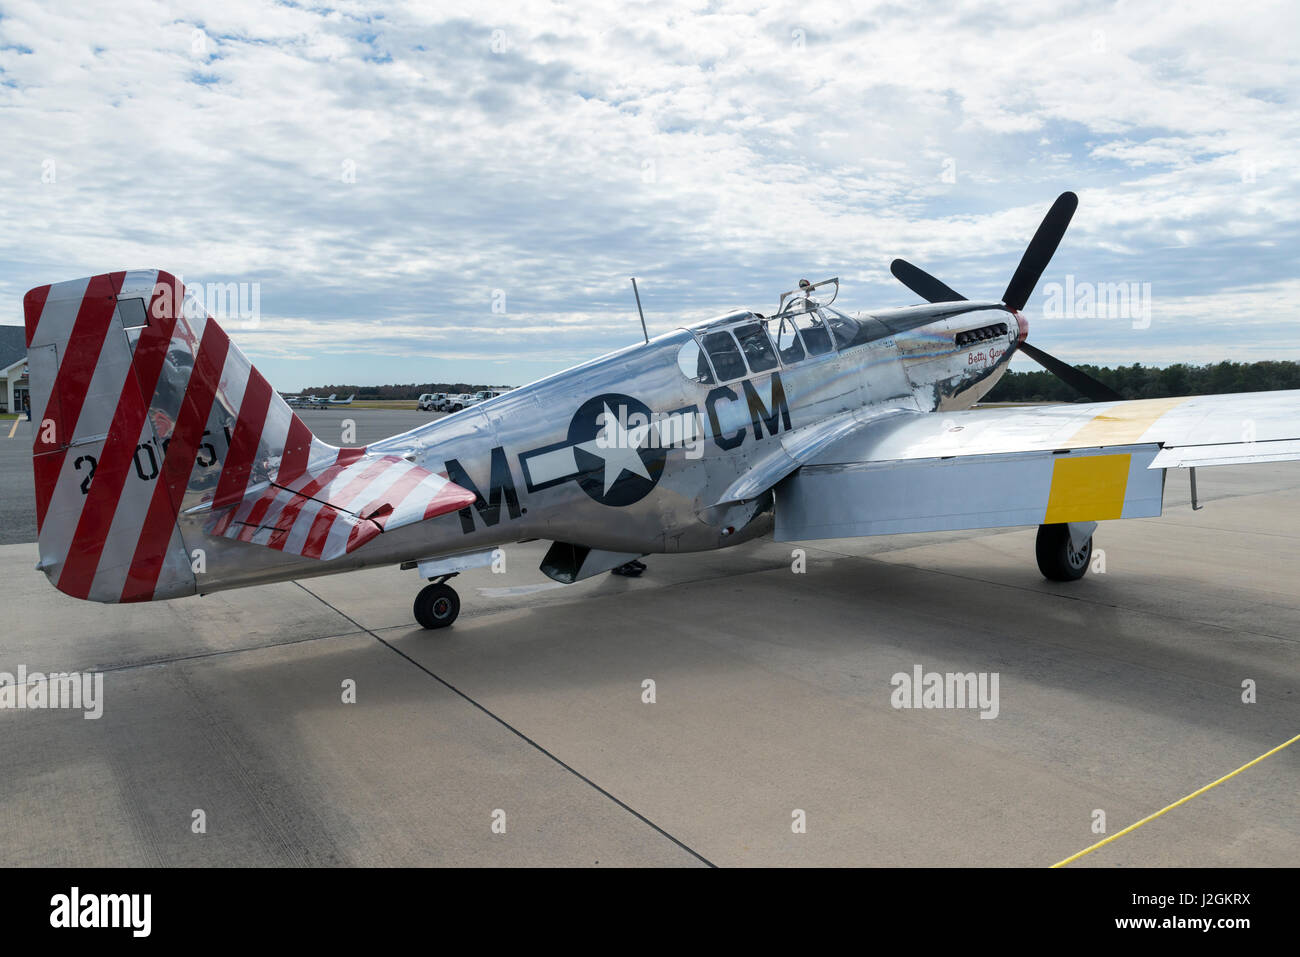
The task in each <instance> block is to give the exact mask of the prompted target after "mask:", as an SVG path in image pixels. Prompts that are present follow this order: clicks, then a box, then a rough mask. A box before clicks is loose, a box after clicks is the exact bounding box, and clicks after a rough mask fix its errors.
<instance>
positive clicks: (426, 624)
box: [414, 575, 460, 628]
mask: <svg viewBox="0 0 1300 957" xmlns="http://www.w3.org/2000/svg"><path fill="white" fill-rule="evenodd" d="M454 577H455V575H443V576H441V577H439V578H436V579H434V580H433V582H432V583H431V584H429V585H425V586H424V587H423V588H421V589H420V593H419V594H418V595H416V596H415V609H414V610H415V620H416V621H418V622H419V623H420V627H422V628H446V627H447V626H448V625H450V624H451V623H452V622H453V621H455V620H456V616H457V615H459V614H460V596H459V595H457V594H456V590H455V589H454V588H452V587H451V586H450V585H448V584H447V579H448V578H454Z"/></svg>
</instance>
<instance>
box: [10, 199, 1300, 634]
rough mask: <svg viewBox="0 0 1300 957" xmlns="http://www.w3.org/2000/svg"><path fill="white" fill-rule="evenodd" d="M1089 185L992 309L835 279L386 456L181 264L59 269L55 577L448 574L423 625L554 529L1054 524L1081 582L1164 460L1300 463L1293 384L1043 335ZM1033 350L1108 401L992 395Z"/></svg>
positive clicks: (52, 392)
mask: <svg viewBox="0 0 1300 957" xmlns="http://www.w3.org/2000/svg"><path fill="white" fill-rule="evenodd" d="M1077 203H1078V200H1077V198H1076V197H1075V195H1074V194H1073V193H1064V194H1062V195H1061V196H1060V197H1059V198H1058V199H1057V200H1056V202H1055V204H1054V205H1053V206H1052V208H1051V210H1050V211H1049V212H1048V213H1047V216H1046V217H1045V218H1044V220H1043V222H1042V224H1041V225H1040V226H1039V228H1038V231H1037V233H1036V234H1035V235H1034V237H1033V239H1032V241H1031V242H1030V244H1029V246H1028V248H1027V249H1026V250H1025V253H1024V256H1023V258H1022V259H1021V261H1020V265H1019V266H1018V268H1017V269H1016V271H1015V273H1014V274H1013V275H1012V277H1011V281H1010V282H1009V283H1008V285H1007V288H1006V290H1005V291H1004V292H1003V293H1002V297H1001V299H999V300H989V301H970V300H967V299H965V298H963V297H962V296H961V295H960V294H959V293H957V292H955V291H953V290H952V289H951V288H950V287H948V286H947V285H945V284H944V283H942V282H940V281H939V280H938V279H936V278H934V277H933V276H931V275H929V274H928V273H926V272H924V271H923V270H921V269H919V268H917V267H916V266H913V265H910V264H909V263H906V262H904V261H903V260H895V261H894V263H893V264H892V266H891V269H892V271H893V274H894V275H895V276H896V277H897V278H898V279H900V280H901V281H902V282H903V283H904V285H906V286H907V287H908V288H909V289H911V290H912V291H913V292H915V293H917V294H918V295H919V296H920V297H921V298H922V299H924V300H925V302H924V303H923V304H921V305H914V306H907V307H904V308H894V309H880V310H871V311H868V312H865V313H859V314H858V316H857V317H852V316H849V315H846V314H845V313H843V312H840V311H839V310H837V309H836V308H834V306H833V305H832V303H833V302H834V301H835V299H836V298H837V296H838V292H839V280H838V279H828V280H825V281H822V282H818V283H811V282H807V281H804V282H800V283H799V285H798V288H796V289H794V290H791V291H790V292H787V293H784V294H782V295H781V297H780V299H779V302H778V304H777V307H776V310H775V311H774V312H772V313H771V314H769V315H764V314H763V313H761V312H757V311H754V310H750V309H741V310H737V311H734V312H730V313H728V314H726V315H723V316H720V317H718V318H716V319H711V320H708V321H706V322H700V323H696V324H694V325H690V326H686V327H682V328H678V329H674V330H672V331H671V332H667V333H665V334H663V335H660V336H658V337H656V338H654V339H649V337H647V341H646V342H645V343H637V344H636V345H632V346H628V347H627V348H624V349H620V350H618V351H617V352H613V353H610V354H609V355H606V356H603V357H601V358H599V359H595V360H593V361H590V362H586V363H583V364H582V365H579V366H576V367H574V368H572V369H569V370H568V371H565V372H561V373H558V374H556V375H552V376H549V377H547V378H545V379H542V380H540V381H538V382H534V383H532V384H530V385H526V386H522V387H520V388H517V389H514V390H512V391H510V392H508V393H506V394H504V395H499V396H496V397H494V398H489V399H487V400H486V401H484V402H481V403H478V404H476V405H472V406H470V407H469V408H467V409H465V410H463V411H462V412H459V413H457V414H455V415H451V416H448V417H445V418H441V419H438V420H435V421H432V422H428V423H425V424H423V425H421V426H419V427H418V428H415V429H412V430H411V431H409V432H404V433H402V434H400V435H395V436H393V437H391V438H388V439H384V440H382V441H380V442H376V443H374V444H372V445H369V446H366V447H364V448H337V447H335V446H333V445H330V444H328V443H326V442H324V441H322V440H321V439H319V438H317V437H316V436H314V435H312V433H311V431H310V430H309V429H308V428H307V426H306V425H305V424H304V423H303V421H302V419H301V418H299V417H298V416H297V415H295V414H294V412H293V411H292V408H291V407H290V404H289V403H288V402H286V401H285V400H283V399H282V398H281V397H280V396H279V395H278V394H277V393H275V392H274V391H273V390H272V389H271V387H270V386H269V385H268V384H267V382H266V380H265V379H264V378H263V377H262V376H261V375H260V374H259V373H258V372H257V370H256V369H255V368H253V366H252V365H251V364H250V363H249V362H248V360H247V359H246V358H245V357H244V355H243V354H242V353H241V352H240V351H239V349H238V348H237V347H236V346H235V345H234V343H232V342H231V341H230V339H229V338H228V337H227V335H226V334H225V332H223V331H222V330H221V328H220V327H219V326H218V325H217V323H216V322H215V321H214V320H212V319H211V318H209V317H208V316H207V315H206V314H203V313H202V312H201V310H200V311H197V312H195V313H193V314H189V313H186V312H185V311H184V306H185V304H186V303H187V300H186V297H185V295H184V292H185V291H184V288H183V287H182V285H181V283H179V282H178V281H177V280H176V279H175V277H173V276H172V275H170V274H168V273H165V272H158V271H153V270H149V271H139V272H117V273H109V274H104V275H100V276H94V277H91V278H88V279H78V280H73V281H70V282H63V283H59V284H57V285H46V286H40V287H38V288H35V289H32V290H31V291H30V292H28V293H27V295H26V297H25V298H24V308H25V313H26V326H27V343H28V350H29V351H28V355H29V368H30V381H31V402H32V412H33V415H34V419H35V421H36V422H38V423H40V426H39V427H38V428H37V429H36V440H35V445H34V447H33V469H34V472H35V479H36V509H37V525H38V528H39V548H40V563H39V565H38V568H39V569H40V570H41V571H43V572H44V573H45V575H46V576H48V578H49V580H50V581H51V582H52V583H53V584H54V585H55V586H57V587H58V588H59V589H60V590H61V591H63V592H66V593H67V594H69V595H74V596H76V597H78V598H86V599H92V600H95V601H103V602H135V601H153V600H159V599H166V598H177V597H181V596H184V595H193V594H196V593H197V594H204V593H208V592H213V591H219V590H223V589H229V588H241V587H244V586H248V585H257V584H262V583H265V582H273V581H284V580H290V579H297V578H305V577H309V576H313V575H327V574H331V573H335V572H342V571H349V570H353V569H359V568H366V567H371V566H379V565H398V566H400V567H401V568H403V569H414V570H417V572H418V574H419V576H420V578H421V579H425V580H428V581H429V582H431V584H429V585H427V586H425V587H424V588H423V589H422V590H421V591H420V592H419V594H418V595H417V597H416V599H415V607H414V613H415V618H416V620H417V621H419V623H420V624H421V625H423V626H425V627H427V628H440V627H445V626H446V625H449V624H451V623H452V622H453V621H454V620H455V619H456V616H457V614H458V613H459V609H460V600H459V598H458V597H457V595H456V592H455V591H454V590H453V589H452V588H451V586H450V585H448V584H447V581H448V580H449V579H450V578H452V577H453V576H454V575H456V574H458V573H459V572H461V571H464V570H466V569H468V568H473V567H476V566H483V565H487V564H489V563H490V562H491V560H492V555H493V551H494V550H495V549H496V548H498V547H499V546H501V545H503V544H507V543H511V542H519V541H524V540H533V539H544V540H547V541H550V542H552V543H553V544H552V545H551V547H550V549H549V550H548V551H547V553H546V556H545V558H544V559H543V561H542V565H541V570H542V571H543V572H544V573H545V574H547V575H548V576H550V577H551V578H553V579H555V580H557V581H561V582H574V581H579V580H582V579H585V578H589V577H591V576H593V575H596V574H601V573H603V572H607V571H613V570H618V569H622V570H623V573H625V574H633V573H635V570H636V566H637V565H638V564H640V563H639V562H638V559H640V558H642V557H644V556H645V555H648V554H651V553H675V552H691V551H702V550H707V549H718V548H726V547H729V546H732V545H736V544H739V543H741V542H745V541H749V540H751V539H754V538H756V537H758V536H761V535H774V536H775V538H776V540H777V541H782V542H786V541H804V540H811V539H824V538H843V537H850V536H859V535H884V534H893V533H898V532H921V531H936V530H955V529H983V528H997V527H1006V526H1018V525H1020V526H1035V525H1036V526H1038V535H1037V540H1036V545H1035V558H1036V561H1037V564H1038V569H1039V571H1040V572H1041V573H1042V575H1044V576H1045V577H1047V578H1048V579H1050V580H1053V581H1061V582H1064V581H1073V580H1077V579H1079V578H1082V577H1083V575H1084V574H1085V573H1086V572H1087V571H1088V568H1089V565H1090V561H1091V556H1092V536H1093V531H1094V529H1095V528H1096V523H1097V522H1099V521H1103V520H1108V519H1121V518H1144V517H1153V516H1158V515H1160V514H1161V511H1162V508H1163V495H1164V480H1165V475H1166V473H1167V471H1168V470H1169V469H1188V470H1189V471H1190V475H1191V479H1192V493H1193V507H1195V506H1196V494H1195V469H1196V468H1197V467H1200V466H1213V465H1227V464H1240V463H1251V462H1271V461H1281V460H1286V459H1298V458H1300V392H1298V391H1289V392H1266V393H1246V394H1237V395H1213V396H1195V397H1180V398H1171V399H1151V400H1139V401H1123V400H1122V399H1121V398H1120V396H1118V395H1116V394H1115V393H1114V392H1113V391H1112V390H1110V389H1109V388H1108V387H1106V386H1105V385H1104V384H1102V383H1101V382H1098V381H1097V380H1096V379H1094V378H1092V377H1091V376H1089V375H1087V374H1086V373H1084V372H1083V371H1081V370H1079V369H1077V368H1075V367H1073V366H1070V365H1068V364H1067V363H1065V362H1062V361H1061V360H1059V359H1057V358H1054V357H1053V356H1051V355H1049V354H1048V353H1046V352H1044V351H1043V350H1041V349H1039V348H1037V347H1035V346H1032V345H1030V344H1029V343H1028V341H1027V337H1028V335H1029V323H1028V320H1027V319H1026V318H1025V316H1024V314H1023V312H1022V310H1023V309H1024V307H1025V303H1026V302H1028V300H1029V297H1030V295H1031V294H1032V292H1033V290H1034V288H1035V286H1036V285H1037V283H1038V280H1039V277H1040V276H1041V275H1042V273H1043V270H1044V269H1046V267H1047V264H1048V262H1049V260H1050V259H1051V257H1052V255H1053V254H1054V253H1055V251H1056V249H1057V246H1058V244H1059V243H1060V241H1061V238H1062V236H1063V235H1064V234H1065V230H1066V227H1067V226H1068V224H1069V222H1070V219H1071V217H1072V216H1073V214H1074V210H1075V207H1076V206H1077ZM115 317H116V318H115ZM1017 352H1021V353H1024V354H1025V355H1027V356H1029V357H1030V358H1031V359H1034V360H1035V361H1037V362H1038V363H1040V364H1041V365H1043V366H1044V367H1045V368H1047V369H1048V370H1050V371H1051V372H1053V373H1055V374H1056V375H1057V376H1059V377H1060V378H1061V379H1063V380H1064V381H1066V382H1068V383H1070V384H1071V385H1072V386H1074V387H1075V388H1076V389H1077V390H1078V391H1079V392H1081V393H1082V394H1083V395H1084V396H1086V397H1087V398H1089V399H1091V400H1093V401H1091V402H1088V403H1077V404H1065V405H1053V406H1042V407H1030V408H1023V407H1022V408H979V409H973V408H971V407H972V406H973V405H974V404H975V403H976V402H977V401H978V400H979V399H981V398H982V397H983V396H985V395H986V394H987V393H988V392H989V390H990V389H992V388H993V386H994V384H996V383H997V381H998V379H999V378H1000V377H1001V376H1002V374H1003V373H1004V372H1005V371H1006V368H1007V364H1008V363H1009V362H1010V360H1011V357H1012V356H1013V355H1015V354H1016V353H1017ZM132 371H133V372H134V374H132ZM292 398H293V399H302V398H304V397H301V396H294V397H292ZM305 398H306V399H307V400H311V399H312V398H313V397H311V396H308V397H305ZM350 399H351V397H349V399H348V400H342V401H341V402H340V401H336V400H334V397H332V396H331V398H330V401H329V404H331V405H337V404H345V403H346V402H347V401H350Z"/></svg>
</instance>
